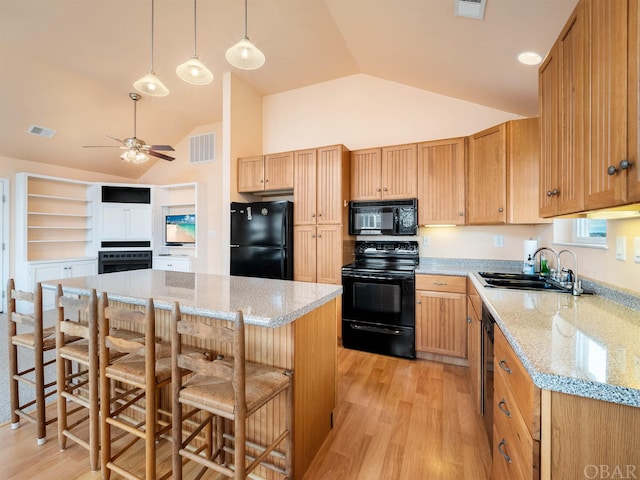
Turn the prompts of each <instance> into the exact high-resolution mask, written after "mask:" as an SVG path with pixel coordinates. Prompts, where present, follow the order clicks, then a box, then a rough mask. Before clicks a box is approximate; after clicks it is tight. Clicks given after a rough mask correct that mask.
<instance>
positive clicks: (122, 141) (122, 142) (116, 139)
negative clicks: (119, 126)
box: [105, 135, 126, 145]
mask: <svg viewBox="0 0 640 480" xmlns="http://www.w3.org/2000/svg"><path fill="white" fill-rule="evenodd" d="M105 136H106V137H108V138H110V139H111V140H115V141H116V142H120V143H121V144H123V145H126V144H125V143H124V140H120V139H119V138H116V137H112V136H111V135H105Z"/></svg>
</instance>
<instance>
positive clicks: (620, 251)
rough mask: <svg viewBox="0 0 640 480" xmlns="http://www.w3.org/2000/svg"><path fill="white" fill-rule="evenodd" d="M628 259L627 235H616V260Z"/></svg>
mask: <svg viewBox="0 0 640 480" xmlns="http://www.w3.org/2000/svg"><path fill="white" fill-rule="evenodd" d="M626 259H627V237H616V260H622V261H623V262H624V261H625V260H626Z"/></svg>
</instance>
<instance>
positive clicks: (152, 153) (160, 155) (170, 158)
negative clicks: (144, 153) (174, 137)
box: [148, 150, 175, 162]
mask: <svg viewBox="0 0 640 480" xmlns="http://www.w3.org/2000/svg"><path fill="white" fill-rule="evenodd" d="M148 153H149V155H153V156H154V157H158V158H161V159H163V160H169V161H170V162H171V161H173V160H175V158H173V157H170V156H169V155H165V154H164V153H158V152H154V151H153V150H149V152H148Z"/></svg>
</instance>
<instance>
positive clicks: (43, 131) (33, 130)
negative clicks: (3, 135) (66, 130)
mask: <svg viewBox="0 0 640 480" xmlns="http://www.w3.org/2000/svg"><path fill="white" fill-rule="evenodd" d="M27 133H30V134H31V135H37V136H39V137H45V138H51V137H53V136H54V135H55V134H56V131H55V130H53V129H51V128H45V127H39V126H38V125H31V126H30V127H29V129H28V130H27Z"/></svg>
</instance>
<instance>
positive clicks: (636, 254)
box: [633, 237, 640, 263]
mask: <svg viewBox="0 0 640 480" xmlns="http://www.w3.org/2000/svg"><path fill="white" fill-rule="evenodd" d="M633 261H634V262H636V263H640V237H635V238H634V239H633Z"/></svg>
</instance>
